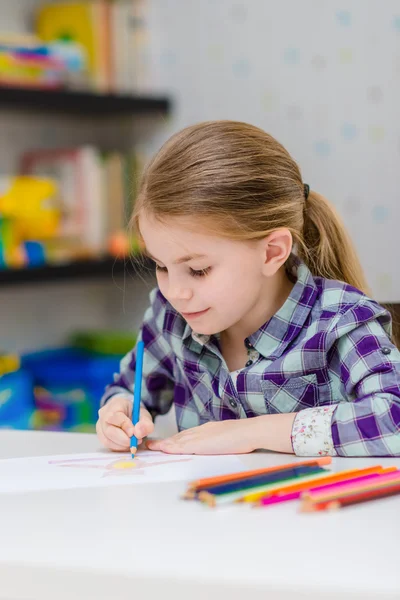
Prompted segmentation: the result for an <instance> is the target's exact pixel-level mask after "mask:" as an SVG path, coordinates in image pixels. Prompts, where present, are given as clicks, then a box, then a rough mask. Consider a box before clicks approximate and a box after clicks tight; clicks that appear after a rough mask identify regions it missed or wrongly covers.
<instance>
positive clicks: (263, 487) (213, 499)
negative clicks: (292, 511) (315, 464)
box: [197, 472, 315, 506]
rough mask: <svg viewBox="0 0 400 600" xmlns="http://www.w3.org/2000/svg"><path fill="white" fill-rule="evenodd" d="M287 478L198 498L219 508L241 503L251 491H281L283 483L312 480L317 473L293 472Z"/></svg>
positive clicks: (201, 495)
mask: <svg viewBox="0 0 400 600" xmlns="http://www.w3.org/2000/svg"><path fill="white" fill-rule="evenodd" d="M286 477H288V478H287V479H282V478H279V479H276V480H268V479H266V481H265V482H263V483H260V484H259V485H258V486H257V487H253V488H241V489H236V490H232V491H231V492H229V493H227V492H226V493H224V494H214V493H213V492H212V490H210V491H208V490H202V491H201V492H199V493H198V496H197V498H198V499H199V500H200V501H201V502H205V503H206V504H208V506H217V505H220V504H228V503H230V502H237V501H239V500H240V499H241V498H243V496H246V495H247V494H248V491H249V489H252V491H254V492H263V493H267V492H269V491H271V490H275V489H279V488H280V487H281V485H282V482H283V481H287V482H288V483H294V482H297V481H300V480H301V479H308V480H310V479H313V478H314V477H315V473H304V474H299V473H297V474H296V473H293V472H291V473H290V475H287V476H286Z"/></svg>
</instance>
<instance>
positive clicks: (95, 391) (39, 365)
mask: <svg viewBox="0 0 400 600" xmlns="http://www.w3.org/2000/svg"><path fill="white" fill-rule="evenodd" d="M121 358H122V357H121V356H98V355H93V354H90V353H87V352H84V351H82V350H77V349H75V348H61V349H56V350H46V351H42V352H35V353H32V354H28V355H25V356H23V357H22V361H21V362H22V366H23V368H24V369H26V370H27V371H28V372H29V373H30V374H31V376H32V378H33V381H34V386H35V405H36V408H37V409H38V410H39V411H42V412H43V414H45V413H46V414H47V415H50V419H49V420H50V422H52V423H53V425H54V427H55V428H56V427H57V425H58V426H59V427H60V428H62V429H76V428H80V427H81V426H82V425H88V424H92V425H94V423H95V422H96V420H97V413H98V409H99V405H100V398H101V396H102V395H103V393H104V388H105V387H106V385H108V384H109V383H111V382H112V378H113V374H114V373H115V372H117V371H118V370H119V363H120V360H121Z"/></svg>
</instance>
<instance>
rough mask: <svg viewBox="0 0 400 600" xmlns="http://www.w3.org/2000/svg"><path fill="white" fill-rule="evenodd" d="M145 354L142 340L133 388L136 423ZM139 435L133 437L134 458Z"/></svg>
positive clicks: (138, 347)
mask: <svg viewBox="0 0 400 600" xmlns="http://www.w3.org/2000/svg"><path fill="white" fill-rule="evenodd" d="M143 356H144V342H143V341H140V342H138V344H137V348H136V369H135V387H134V390H133V407H132V423H133V424H134V425H136V424H137V423H138V422H139V415H140V401H141V397H142V375H143ZM137 445H138V441H137V437H136V436H135V435H133V436H132V437H131V454H132V458H134V457H135V452H136V450H137Z"/></svg>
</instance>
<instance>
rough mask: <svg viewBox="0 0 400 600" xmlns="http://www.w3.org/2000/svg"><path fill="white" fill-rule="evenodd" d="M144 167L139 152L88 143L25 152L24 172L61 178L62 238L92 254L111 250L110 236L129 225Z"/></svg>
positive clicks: (119, 232)
mask: <svg viewBox="0 0 400 600" xmlns="http://www.w3.org/2000/svg"><path fill="white" fill-rule="evenodd" d="M142 168H143V159H142V156H141V154H140V153H139V152H132V153H130V154H126V155H125V154H122V153H120V152H109V153H103V152H100V151H99V150H98V149H97V148H95V147H93V146H89V145H86V146H82V147H78V148H70V149H58V150H57V149H56V150H54V149H52V150H36V151H30V152H26V153H25V154H24V155H23V156H22V157H21V172H22V173H24V174H30V175H36V176H46V177H51V178H53V179H55V180H56V181H57V184H58V187H59V190H60V197H61V206H62V219H61V227H60V232H59V236H60V238H68V239H70V240H73V242H74V244H75V245H76V246H77V247H81V248H84V249H86V250H87V251H88V252H89V253H90V254H93V255H98V254H101V253H104V252H107V251H109V249H110V248H109V244H110V241H111V240H113V239H114V238H115V236H119V235H120V234H121V233H124V232H125V231H126V229H127V225H128V222H129V218H130V215H131V212H132V209H133V199H134V194H135V183H136V181H137V179H138V178H139V177H140V174H141V171H142Z"/></svg>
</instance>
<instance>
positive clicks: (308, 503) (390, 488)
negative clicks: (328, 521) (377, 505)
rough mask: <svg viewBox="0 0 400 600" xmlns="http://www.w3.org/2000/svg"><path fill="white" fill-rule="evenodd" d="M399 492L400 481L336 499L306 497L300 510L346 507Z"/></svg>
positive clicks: (317, 510) (311, 510)
mask: <svg viewBox="0 0 400 600" xmlns="http://www.w3.org/2000/svg"><path fill="white" fill-rule="evenodd" d="M397 494H400V482H399V483H396V484H394V485H386V486H385V487H383V488H378V489H375V490H368V491H363V492H355V493H353V494H349V495H348V496H345V497H343V498H337V499H336V500H326V501H324V502H313V501H312V500H309V499H306V500H304V501H303V503H302V504H301V506H300V512H319V511H321V510H337V509H339V508H345V507H346V506H353V505H354V504H360V503H362V502H369V501H371V500H379V499H381V498H388V497H389V496H395V495H397Z"/></svg>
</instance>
